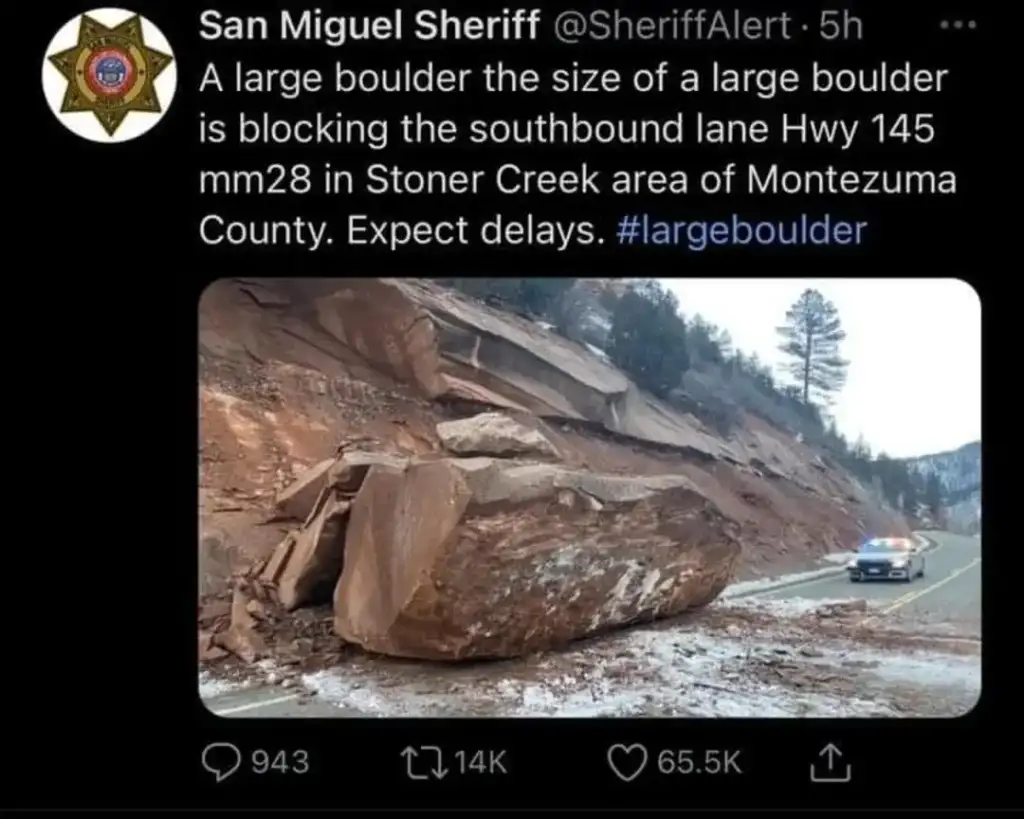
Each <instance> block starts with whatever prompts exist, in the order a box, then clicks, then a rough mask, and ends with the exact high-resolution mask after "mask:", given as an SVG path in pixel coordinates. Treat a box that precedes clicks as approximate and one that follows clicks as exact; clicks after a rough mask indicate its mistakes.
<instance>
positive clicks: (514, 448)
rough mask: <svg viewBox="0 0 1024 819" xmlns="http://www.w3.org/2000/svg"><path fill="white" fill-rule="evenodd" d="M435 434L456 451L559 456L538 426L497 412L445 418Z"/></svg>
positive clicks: (502, 455)
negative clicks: (531, 426) (520, 421)
mask: <svg viewBox="0 0 1024 819" xmlns="http://www.w3.org/2000/svg"><path fill="white" fill-rule="evenodd" d="M437 435H438V437H439V438H440V439H441V443H442V444H444V448H445V449H447V450H448V451H449V452H454V453H455V454H457V455H495V456H498V457H513V456H516V455H529V456H533V457H538V456H539V457H542V458H557V457H558V450H557V449H555V447H554V445H553V444H552V443H551V442H550V441H549V440H548V439H547V438H545V437H544V436H543V435H542V434H541V433H540V432H539V431H538V430H535V429H530V428H529V427H527V426H524V425H523V424H520V423H519V422H518V421H514V420H513V419H512V418H509V417H508V416H507V415H504V414H503V413H500V412H485V413H481V414H480V415H475V416H473V417H472V418H461V419H459V420H458V421H445V422H443V423H440V424H438V425H437Z"/></svg>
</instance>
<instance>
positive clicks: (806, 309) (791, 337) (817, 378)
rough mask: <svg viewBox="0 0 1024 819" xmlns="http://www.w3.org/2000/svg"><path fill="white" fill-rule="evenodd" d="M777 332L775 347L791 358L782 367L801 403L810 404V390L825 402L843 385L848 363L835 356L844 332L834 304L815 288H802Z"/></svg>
mask: <svg viewBox="0 0 1024 819" xmlns="http://www.w3.org/2000/svg"><path fill="white" fill-rule="evenodd" d="M777 332H778V333H779V335H781V336H782V338H783V342H782V344H780V345H779V349H780V350H781V351H782V352H783V353H785V354H786V355H788V356H790V357H792V358H794V359H795V361H792V362H789V363H787V364H785V365H784V369H785V370H786V372H788V373H789V374H790V375H792V376H793V377H794V378H795V379H796V381H797V383H799V385H800V387H801V390H802V393H803V401H804V403H805V404H809V403H810V401H811V394H812V392H813V393H814V396H815V397H816V398H818V399H820V400H822V401H824V402H826V403H827V402H828V401H829V399H830V398H831V396H832V395H834V394H835V393H837V392H839V390H841V389H842V388H843V384H844V383H845V382H846V368H847V367H848V366H849V362H848V361H846V360H845V359H843V358H841V357H840V356H839V343H840V342H841V341H843V339H845V338H846V332H845V331H844V330H843V327H842V322H841V321H840V320H839V312H838V310H836V306H835V305H834V304H833V303H832V302H830V301H828V300H827V299H826V298H825V297H824V296H823V295H821V293H819V292H818V291H817V290H810V289H808V290H805V291H804V292H803V293H802V294H801V295H800V298H799V299H797V300H796V302H795V303H794V304H793V306H792V307H791V308H790V309H789V310H787V311H786V323H785V324H784V325H783V326H781V327H779V328H777Z"/></svg>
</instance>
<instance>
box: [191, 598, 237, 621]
mask: <svg viewBox="0 0 1024 819" xmlns="http://www.w3.org/2000/svg"><path fill="white" fill-rule="evenodd" d="M230 613H231V603H229V602H228V601H227V600H211V601H210V602H209V603H205V604H203V605H202V606H201V607H200V609H199V622H200V624H202V625H206V624H207V623H212V622H213V621H214V620H218V619H220V618H221V617H227V616H228V615H229V614H230Z"/></svg>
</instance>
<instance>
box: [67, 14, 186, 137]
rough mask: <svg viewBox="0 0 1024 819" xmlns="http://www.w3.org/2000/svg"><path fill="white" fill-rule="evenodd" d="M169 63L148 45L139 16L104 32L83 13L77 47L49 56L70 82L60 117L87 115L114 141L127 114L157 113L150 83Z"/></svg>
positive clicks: (158, 104) (151, 83)
mask: <svg viewBox="0 0 1024 819" xmlns="http://www.w3.org/2000/svg"><path fill="white" fill-rule="evenodd" d="M173 59H174V58H173V57H171V56H170V55H169V54H163V53H162V52H160V51H157V50H156V49H154V48H150V47H149V46H147V45H146V43H145V41H144V40H143V39H142V18H140V17H139V15H137V14H136V15H134V16H133V17H129V18H128V19H127V20H125V21H124V22H123V23H121V24H119V25H116V26H114V27H113V28H107V27H106V26H105V25H103V24H102V23H98V22H97V21H96V20H93V19H92V18H91V17H89V16H88V15H87V14H83V15H82V20H81V23H80V24H79V27H78V43H77V44H76V45H75V46H73V47H72V48H69V49H67V50H66V51H61V52H58V53H57V54H51V55H50V56H49V60H50V63H51V64H53V66H54V67H55V68H56V69H57V70H58V71H60V73H61V74H63V75H64V78H65V79H66V80H67V81H68V87H67V91H65V92H64V100H63V102H62V103H61V106H60V112H61V113H62V114H71V113H78V112H85V113H90V112H91V113H92V114H94V115H95V116H96V119H98V120H99V122H100V125H102V126H103V130H104V131H106V132H107V136H113V135H114V134H115V133H116V132H117V129H118V128H119V127H120V126H121V123H122V122H124V118H125V117H126V116H128V112H129V111H143V112H146V113H150V114H158V113H160V111H161V108H160V99H159V98H158V97H157V93H156V89H155V88H154V87H153V81H154V80H155V79H156V78H157V77H159V76H160V72H162V71H163V70H164V69H165V68H167V66H169V65H170V64H171V61H172V60H173Z"/></svg>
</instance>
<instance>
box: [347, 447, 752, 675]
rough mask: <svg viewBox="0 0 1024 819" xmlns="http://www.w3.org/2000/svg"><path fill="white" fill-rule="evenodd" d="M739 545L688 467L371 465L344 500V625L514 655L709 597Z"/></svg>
mask: <svg viewBox="0 0 1024 819" xmlns="http://www.w3.org/2000/svg"><path fill="white" fill-rule="evenodd" d="M739 554H740V545H739V542H738V540H737V538H736V530H735V525H734V524H733V523H732V522H731V521H729V520H728V519H726V518H725V517H724V516H723V515H722V514H721V512H720V511H719V510H718V509H717V508H716V507H715V506H714V505H713V504H712V503H710V502H709V501H708V500H707V499H706V498H705V497H704V496H703V495H701V494H700V492H699V491H698V490H697V488H696V487H695V486H694V485H693V484H692V483H691V482H690V481H689V480H688V479H687V478H685V477H682V476H675V475H668V476H654V477H650V476H648V477H638V478H632V477H622V476H616V475H599V474H594V473H589V472H585V471H579V470H571V469H565V468H562V467H559V466H555V465H551V464H522V463H519V464H516V463H510V462H505V461H500V460H495V459H491V458H467V459H457V458H449V459H439V460H434V461H429V462H427V461H416V462H412V463H410V464H409V465H408V466H406V467H395V466H387V465H383V466H374V467H371V468H370V469H369V471H368V473H367V475H366V478H365V480H364V482H363V484H362V487H361V488H360V490H359V493H358V494H357V495H356V497H355V500H354V501H353V504H352V508H351V511H350V518H349V522H348V527H347V533H346V541H345V563H344V569H343V571H342V574H341V578H340V580H339V582H338V585H337V588H336V589H335V595H334V610H335V621H334V622H335V631H336V632H337V633H338V634H339V635H340V636H341V637H343V638H344V639H345V640H347V641H349V642H353V643H357V644H359V645H362V646H363V647H364V648H366V649H368V650H370V651H374V652H378V653H382V654H389V655H394V656H400V657H410V658H421V659H433V660H457V659H464V658H471V657H474V658H484V657H512V656H517V655H521V654H526V653H530V652H533V651H537V650H543V649H547V648H551V647H554V646H558V645H563V644H565V643H567V642H569V641H571V640H573V639H577V638H581V637H585V636H587V635H590V634H594V633H595V632H600V631H603V630H606V629H611V628H615V627H619V626H625V625H628V624H631V623H634V622H637V621H644V620H651V619H654V618H657V617H665V616H670V615H674V614H678V613H680V612H682V611H684V610H686V609H689V608H693V607H696V606H702V605H705V604H707V603H709V602H710V601H711V600H713V599H714V598H715V597H716V596H717V595H718V594H719V593H720V592H721V591H722V589H724V588H725V586H726V585H727V584H728V583H729V581H730V578H731V577H732V574H733V571H734V569H735V567H736V563H737V560H738V558H739Z"/></svg>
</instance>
